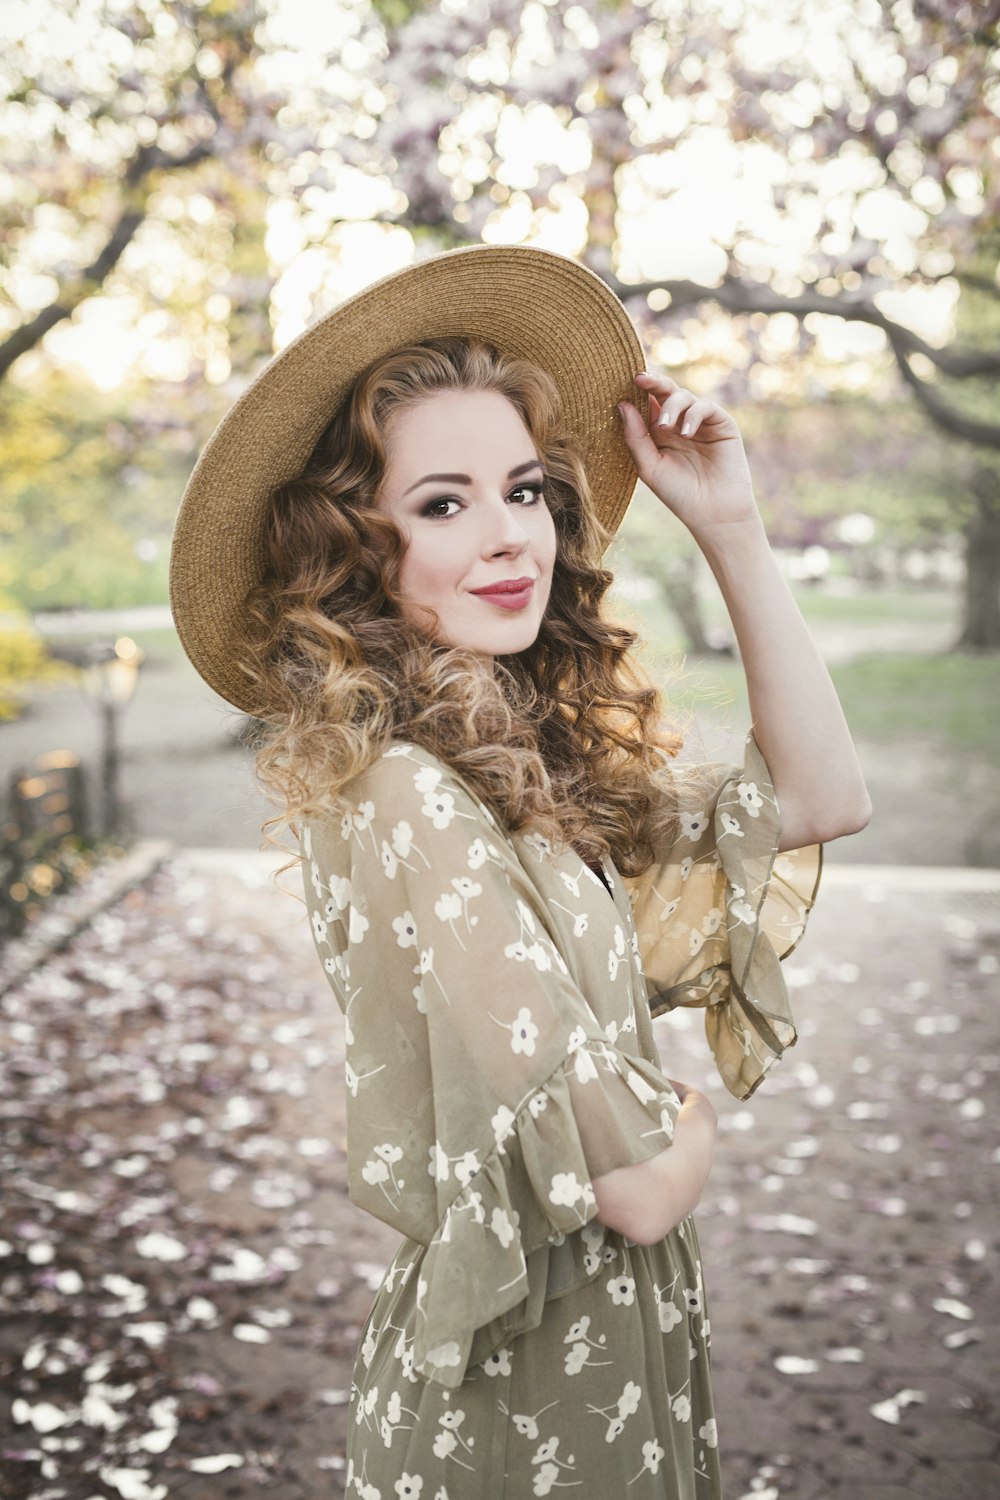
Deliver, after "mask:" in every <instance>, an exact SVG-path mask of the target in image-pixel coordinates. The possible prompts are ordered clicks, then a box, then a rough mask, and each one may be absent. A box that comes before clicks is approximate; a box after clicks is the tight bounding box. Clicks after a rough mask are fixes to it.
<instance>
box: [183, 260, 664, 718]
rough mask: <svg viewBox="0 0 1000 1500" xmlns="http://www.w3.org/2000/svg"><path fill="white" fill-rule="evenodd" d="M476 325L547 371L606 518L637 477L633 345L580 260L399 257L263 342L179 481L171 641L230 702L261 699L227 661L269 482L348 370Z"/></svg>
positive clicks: (258, 552)
mask: <svg viewBox="0 0 1000 1500" xmlns="http://www.w3.org/2000/svg"><path fill="white" fill-rule="evenodd" d="M462 334H465V335H470V336H476V335H478V336H479V337H481V338H485V339H488V340H490V342H492V343H493V344H494V345H496V347H497V348H499V349H501V350H502V351H504V352H507V353H510V354H513V355H516V356H519V357H522V358H524V359H528V360H531V361H532V362H533V363H534V364H536V365H538V366H540V367H541V368H542V369H543V370H545V371H547V372H548V374H549V375H551V376H552V378H553V380H554V381H555V382H556V384H557V386H558V388H559V391H560V393H561V396H562V401H563V410H564V414H565V418H566V425H567V428H568V429H569V431H570V432H571V433H572V434H573V435H574V436H575V437H576V439H577V440H578V442H579V444H580V449H581V452H582V455H583V459H584V462H585V464H586V468H587V475H588V478H589V481H590V485H591V490H592V493H593V497H594V508H595V511H596V514H597V515H598V517H599V519H600V520H601V521H602V522H603V524H604V525H605V526H606V527H607V528H608V529H609V531H611V532H614V531H615V529H616V528H617V527H618V525H619V523H620V521H621V519H622V517H623V516H624V514H625V511H626V510H627V508H628V504H629V500H630V499H631V497H632V493H633V490H634V489H635V483H636V478H637V476H636V470H635V465H634V463H633V460H632V456H631V454H630V453H629V450H628V447H627V445H626V443H625V441H624V438H623V436H622V432H621V420H620V418H619V416H618V413H617V411H616V410H615V405H616V402H618V401H620V400H622V399H623V398H627V399H629V400H631V401H633V402H635V403H636V404H637V405H639V406H640V410H641V409H642V402H641V400H640V399H638V398H637V393H636V387H635V385H634V384H633V377H634V375H635V374H636V372H637V371H638V370H641V369H643V368H644V367H645V357H644V355H643V351H642V345H641V344H640V342H639V339H638V336H637V334H636V331H635V329H634V327H633V326H632V323H631V321H630V319H629V316H628V314H627V313H626V311H625V309H624V307H623V306H622V304H621V303H620V302H619V300H618V298H617V297H616V296H615V295H614V293H613V292H612V291H611V290H610V289H609V288H608V287H607V286H606V285H605V284H604V282H603V281H601V279H600V277H598V276H596V275H595V274H594V273H593V272H592V271H589V270H587V268H586V267H584V266H581V265H578V264H577V263H576V262H575V261H571V260H568V259H566V258H565V257H564V256H561V255H555V254H553V253H551V252H550V251H546V250H539V249H536V248H535V247H533V246H524V245H476V246H471V247H467V248H463V249H460V250H450V251H446V252H445V253H444V254H441V255H436V256H434V257H432V258H431V259H429V260H425V261H421V262H418V263H417V264H416V265H413V266H408V267H406V268H405V269H404V270H402V271H397V272H395V273H393V274H392V275H391V276H386V277H383V278H382V279H381V280H380V281H377V282H375V283H373V284H372V285H371V286H369V287H366V288H365V290H364V291H362V292H359V293H358V294H357V295H356V296H354V297H351V298H350V299H349V300H347V301H346V302H343V303H341V305H340V306H339V307H337V308H336V309H335V310H334V311H333V312H332V313H330V314H329V315H328V316H327V317H326V318H324V319H322V321H321V322H319V323H316V324H315V325H314V326H313V327H312V328H310V329H308V330H307V331H306V332H305V333H303V334H301V335H300V336H299V337H298V338H297V339H295V340H294V342H293V343H291V344H289V345H288V346H287V348H285V349H284V350H282V352H281V353H280V354H279V355H277V356H276V357H275V358H274V359H273V360H271V362H270V363H269V364H268V365H267V366H266V367H265V368H264V369H263V370H262V372H261V373H260V375H258V377H257V378H256V379H255V380H254V381H253V383H252V384H251V385H250V386H248V387H247V389H246V391H244V393H243V395H242V396H241V397H240V399H239V400H238V401H237V402H236V404H235V405H234V406H233V407H232V409H231V410H230V412H229V413H228V415H227V416H226V417H225V418H224V419H223V421H222V422H221V423H220V425H219V426H218V428H217V429H216V431H215V432H214V434H213V435H212V437H211V438H210V440H209V442H208V443H207V445H206V447H205V449H204V452H203V453H202V455H201V457H200V459H199V461H198V464H197V467H196V468H195V470H194V472H193V474H192V475H191V478H190V480H189V482H188V485H187V488H186V489H185V492H184V497H183V499H182V501H181V506H180V510H179V512H178V515H177V521H176V525H175V528H174V536H173V545H172V551H171V558H170V603H171V607H172V610H173V615H174V621H175V623H176V626H177V632H178V635H179V636H180V639H181V643H182V645H183V646H184V649H185V651H186V652H187V654H188V656H189V657H190V659H191V661H192V662H193V664H194V666H195V667H196V668H197V670H198V671H199V672H200V674H201V676H202V677H203V678H204V679H205V681H206V682H208V683H209V685H210V686H211V687H213V688H214V689H215V690H216V692H218V693H220V694H221V695H222V697H223V698H225V699H226V700H227V701H228V702H230V703H232V704H235V705H236V706H237V707H239V708H241V709H243V710H244V711H245V712H247V713H251V714H252V713H254V712H257V711H258V710H259V707H260V705H258V704H255V702H254V701H253V691H252V686H251V684H250V683H249V681H248V679H247V678H246V677H245V676H244V675H243V673H242V672H241V671H240V670H239V668H238V665H237V663H238V661H239V657H240V653H241V651H242V650H243V649H245V648H244V646H243V635H242V628H241V627H242V625H243V621H244V618H245V615H244V605H245V601H246V598H247V595H248V594H249V592H250V590H251V589H252V588H253V587H254V586H255V585H256V584H257V583H259V581H260V579H261V576H262V572H263V567H264V546H263V521H264V514H265V507H266V503H267V499H268V496H269V495H270V493H271V491H272V490H273V489H274V487H275V486H276V485H278V484H282V483H284V482H285V481H286V480H289V479H292V478H294V477H295V476H296V475H298V474H301V472H302V470H303V469H304V468H305V465H306V462H307V460H308V459H309V456H310V454H311V453H312V451H313V449H314V448H315V446H316V443H317V441H318V439H319V437H320V434H321V433H322V432H323V429H324V428H325V427H326V426H327V424H328V422H329V421H330V418H331V417H332V416H333V413H334V411H335V409H336V408H337V406H338V405H339V403H340V401H341V399H342V398H343V397H344V395H345V394H346V392H347V391H348V389H349V388H350V386H351V385H352V384H353V382H354V381H355V380H356V379H357V377H358V376H359V375H360V374H361V372H362V371H363V370H364V369H365V368H366V367H367V366H368V365H369V364H371V363H372V361H373V360H375V359H378V358H380V357H381V356H382V355H385V354H389V353H391V352H392V351H393V350H396V349H399V348H402V347H403V346H404V345H406V344H411V343H418V342H420V341H421V340H423V339H428V338H438V337H442V336H446V335H462Z"/></svg>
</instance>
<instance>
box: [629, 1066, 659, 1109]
mask: <svg viewBox="0 0 1000 1500" xmlns="http://www.w3.org/2000/svg"><path fill="white" fill-rule="evenodd" d="M625 1082H626V1083H627V1084H628V1086H629V1088H630V1089H631V1090H632V1092H633V1094H634V1095H635V1097H636V1098H637V1099H638V1100H639V1101H640V1102H641V1103H642V1104H648V1103H649V1101H650V1100H651V1099H655V1098H656V1096H657V1093H658V1090H657V1089H654V1088H653V1085H652V1084H651V1083H647V1082H646V1080H645V1078H643V1077H642V1075H641V1074H639V1073H636V1072H635V1071H634V1069H632V1068H629V1070H628V1072H627V1073H626V1075H625Z"/></svg>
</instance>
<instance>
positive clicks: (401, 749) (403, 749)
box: [385, 743, 413, 760]
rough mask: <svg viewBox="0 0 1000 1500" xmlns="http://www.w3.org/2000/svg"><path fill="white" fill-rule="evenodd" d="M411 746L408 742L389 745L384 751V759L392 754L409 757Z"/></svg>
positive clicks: (387, 758)
mask: <svg viewBox="0 0 1000 1500" xmlns="http://www.w3.org/2000/svg"><path fill="white" fill-rule="evenodd" d="M412 748H413V747H412V746H411V745H410V744H409V743H407V744H405V745H390V746H389V748H388V750H387V751H386V752H385V757H386V760H389V759H390V758H391V757H392V756H396V755H405V756H407V757H409V754H410V751H411V749H412Z"/></svg>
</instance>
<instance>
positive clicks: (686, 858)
mask: <svg viewBox="0 0 1000 1500" xmlns="http://www.w3.org/2000/svg"><path fill="white" fill-rule="evenodd" d="M663 786H664V795H665V796H667V797H669V798H670V799H671V801H672V803H673V804H675V805H676V807H677V824H676V833H675V836H674V837H672V838H671V839H668V840H666V841H665V843H664V847H663V848H662V849H660V850H657V852H656V857H655V859H654V863H653V865H652V867H651V868H650V869H649V870H647V871H646V872H645V873H644V874H642V875H640V876H637V877H632V878H629V879H628V880H627V881H626V885H627V886H628V888H629V893H630V897H631V901H632V912H633V917H634V921H635V926H636V933H637V937H638V941H639V953H640V957H641V961H642V966H643V973H644V974H645V978H646V990H647V997H648V1000H649V1006H650V1011H651V1013H652V1015H653V1016H657V1015H661V1014H662V1013H663V1012H664V1011H668V1010H672V1009H674V1008H675V1007H676V1006H681V1005H687V1006H704V1007H705V1033H706V1037H707V1039H708V1044H709V1046H710V1048H711V1050H712V1054H713V1056H714V1058H715V1062H716V1066H717V1067H718V1070H719V1074H720V1076H721V1078H722V1080H723V1082H724V1083H725V1085H726V1087H727V1088H728V1090H729V1092H730V1093H731V1094H734V1095H735V1097H736V1098H737V1099H748V1098H749V1097H750V1095H751V1094H753V1093H754V1091H755V1090H756V1089H757V1088H758V1087H759V1085H760V1084H761V1082H762V1081H763V1079H764V1077H765V1075H766V1074H767V1073H768V1072H769V1070H770V1069H771V1068H772V1067H773V1066H774V1064H775V1063H776V1062H777V1061H778V1059H779V1058H780V1057H781V1055H782V1054H783V1052H784V1051H785V1049H786V1048H788V1047H791V1046H793V1045H794V1044H795V1042H796V1040H797V1038H798V1034H797V1032H796V1029H795V1023H794V1020H793V1018H792V1013H791V1008H790V1005H789V1000H788V991H787V987H786V984H785V980H784V976H783V974H782V972H781V960H782V959H784V958H787V957H788V955H789V954H790V953H791V952H793V950H794V949H795V947H796V945H797V944H798V942H799V939H800V938H801V937H802V934H803V932H804V931H805V927H806V922H807V920H808V915H809V912H810V911H811V910H812V907H813V906H814V905H815V902H816V897H817V893H818V890H819V882H820V876H821V873H822V868H823V846H822V844H818V843H816V844H810V845H807V846H805V847H804V848H801V849H795V850H785V851H783V852H782V853H780V854H779V853H778V844H779V842H780V838H781V811H780V808H779V806H778V801H777V798H776V797H775V794H774V787H773V786H772V784H771V778H770V772H769V771H768V768H767V764H766V762H765V760H764V757H763V755H762V754H761V751H760V747H759V746H758V744H757V741H756V739H755V738H754V734H753V731H752V730H751V731H750V733H749V734H748V735H747V740H746V749H745V754H744V760H743V765H742V766H737V765H710V766H693V767H690V768H681V769H678V770H676V771H675V770H673V769H672V768H670V767H669V766H666V765H665V766H664V770H663Z"/></svg>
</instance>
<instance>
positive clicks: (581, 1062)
mask: <svg viewBox="0 0 1000 1500" xmlns="http://www.w3.org/2000/svg"><path fill="white" fill-rule="evenodd" d="M573 1072H574V1073H575V1074H576V1076H577V1078H578V1079H579V1080H580V1082H581V1083H589V1082H590V1081H591V1079H594V1078H596V1077H597V1064H596V1063H595V1062H594V1059H593V1056H592V1055H591V1053H590V1052H588V1051H587V1049H586V1047H580V1048H578V1049H577V1051H576V1052H575V1053H574V1056H573Z"/></svg>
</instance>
